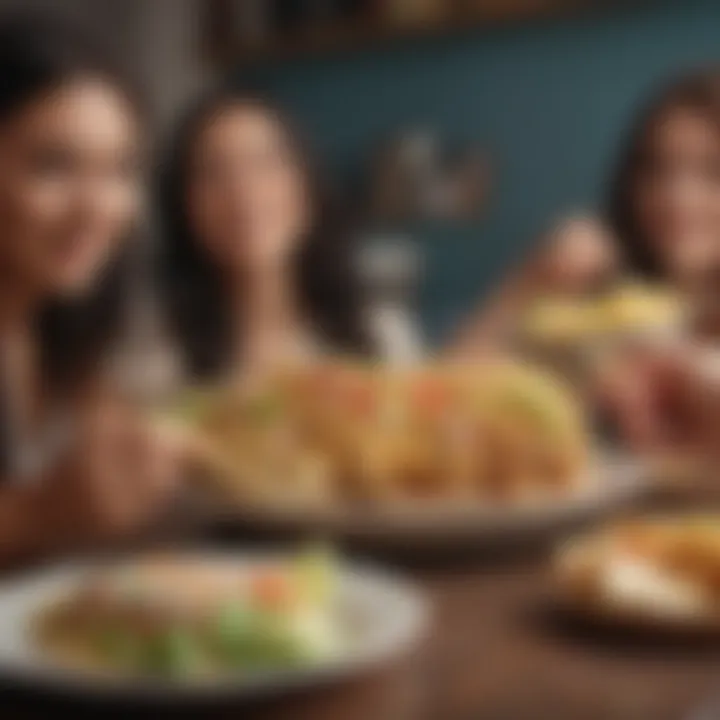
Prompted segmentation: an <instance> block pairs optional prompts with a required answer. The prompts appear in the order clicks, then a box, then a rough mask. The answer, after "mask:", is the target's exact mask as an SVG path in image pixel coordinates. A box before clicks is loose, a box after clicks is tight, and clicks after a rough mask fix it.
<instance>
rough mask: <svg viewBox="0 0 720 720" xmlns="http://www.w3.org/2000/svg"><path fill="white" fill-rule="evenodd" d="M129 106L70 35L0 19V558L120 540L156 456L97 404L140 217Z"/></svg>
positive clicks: (158, 466)
mask: <svg viewBox="0 0 720 720" xmlns="http://www.w3.org/2000/svg"><path fill="white" fill-rule="evenodd" d="M141 144H142V143H141V118H140V113H139V108H138V104H137V100H136V98H135V97H134V95H133V94H132V93H131V92H130V91H129V90H128V89H127V87H126V85H125V84H124V82H123V81H122V80H121V78H120V75H119V74H118V73H117V72H116V70H115V69H114V68H113V67H112V66H111V65H109V64H108V63H107V62H106V61H105V59H104V58H103V56H102V54H101V53H99V52H98V51H97V50H96V49H95V48H94V47H93V46H92V44H91V43H90V42H89V41H88V40H87V39H86V38H85V37H84V36H82V35H81V34H78V33H77V32H76V30H75V29H74V28H69V27H65V26H63V25H60V24H57V23H55V22H51V21H49V20H43V19H39V18H34V17H29V16H27V17H14V18H10V19H6V20H4V21H0V431H1V434H0V560H11V559H19V558H21V557H24V556H27V555H31V554H42V553H45V552H49V551H50V550H53V549H57V548H61V547H64V546H66V545H67V544H74V543H76V542H81V541H84V540H88V539H92V538H96V537H97V536H98V535H101V534H103V533H105V532H108V531H116V530H120V529H127V528H129V527H132V526H134V525H135V524H136V523H139V522H141V521H143V520H144V519H146V518H147V517H148V515H149V514H151V512H152V511H153V510H154V509H155V508H156V506H157V502H159V501H160V497H161V495H162V493H164V488H165V486H166V485H167V482H168V481H169V463H168V462H166V461H167V460H168V458H167V456H166V455H165V452H164V450H163V449H162V448H161V447H160V446H159V444H158V442H156V439H155V438H154V437H152V436H151V434H150V433H149V431H148V430H146V429H145V428H144V427H143V426H141V425H140V424H139V423H138V422H137V421H136V419H135V418H134V417H132V416H131V415H130V414H128V413H127V412H126V411H125V410H124V409H123V408H121V407H120V406H119V405H118V406H116V405H115V404H112V405H111V404H109V403H102V404H100V403H98V402H96V400H97V394H98V392H99V391H98V388H99V385H100V383H99V380H100V379H101V377H102V375H103V370H104V366H105V363H106V360H107V357H108V353H109V350H110V349H111V345H112V343H113V341H114V340H115V339H116V337H117V331H118V323H119V320H120V305H121V300H122V296H123V266H124V262H125V261H124V256H125V255H126V250H127V238H128V236H129V235H130V233H131V231H132V226H133V223H134V220H135V218H136V214H137V207H138V203H139V200H140V189H141V183H140V178H139V175H138V169H139V164H138V160H139V155H140V146H141Z"/></svg>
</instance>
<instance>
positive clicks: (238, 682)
mask: <svg viewBox="0 0 720 720" xmlns="http://www.w3.org/2000/svg"><path fill="white" fill-rule="evenodd" d="M427 617H428V608H427V607H426V605H425V603H424V601H423V600H422V598H421V597H420V596H418V594H417V593H416V591H415V590H414V589H413V588H411V587H410V586H408V585H406V584H405V583H404V582H402V581H400V580H398V579H397V578H395V577H392V576H390V575H387V574H385V573H382V572H380V571H377V570H374V569H369V568H365V567H355V566H351V565H345V564H342V563H339V562H337V561H336V560H334V559H333V558H332V557H331V556H330V555H328V553H327V552H325V551H322V552H321V551H313V552H306V553H302V554H300V555H298V556H297V557H292V558H288V557H281V556H278V555H260V554H255V555H243V556H237V555H223V554H207V553H186V554H174V555H161V556H157V555H156V556H147V557H142V558H136V559H133V560H123V561H117V562H114V563H112V564H110V565H107V564H104V565H98V566H93V565H75V566H67V567H63V568H59V569H51V570H40V571H38V572H37V573H34V574H31V575H28V576H26V577H25V578H22V579H20V580H15V581H12V582H6V583H4V584H3V585H2V586H1V587H0V674H2V676H3V677H4V678H5V679H10V680H12V681H16V682H22V683H30V684H32V686H33V687H34V688H36V689H39V688H42V689H44V690H59V691H62V692H64V693H71V694H72V693H79V694H81V695H92V696H94V697H95V696H100V697H103V696H107V695H117V696H118V697H122V698H124V699H131V700H132V699H141V700H145V699H147V700H158V701H176V700H182V701H185V700H193V699H198V700H202V699H223V698H245V697H251V696H257V695H259V694H265V693H277V692H282V691H284V690H287V689H290V688H297V687H307V686H312V685H315V684H318V683H323V682H327V681H329V680H332V679H339V678H341V677H343V676H347V675H349V674H352V673H356V672H359V671H361V670H363V669H365V668H368V667H369V666H373V665H376V664H378V663H382V662H384V661H387V660H389V659H391V658H392V657H393V656H395V655H397V654H398V653H402V652H403V651H405V650H408V649H409V648H410V646H411V645H412V644H413V643H414V642H415V641H417V640H418V639H419V637H420V635H421V634H422V632H423V629H424V628H425V625H426V622H427Z"/></svg>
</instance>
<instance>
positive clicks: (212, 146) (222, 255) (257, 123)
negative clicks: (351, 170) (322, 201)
mask: <svg viewBox="0 0 720 720" xmlns="http://www.w3.org/2000/svg"><path fill="white" fill-rule="evenodd" d="M187 201H188V211H189V220H190V224H191V226H192V228H193V231H194V234H195V237H197V238H198V239H199V241H200V242H201V243H202V244H203V246H204V247H205V249H206V250H207V251H208V252H209V253H210V254H211V255H212V257H213V258H214V259H215V261H216V262H217V263H219V264H220V265H222V266H223V267H224V268H227V269H229V270H230V271H233V272H245V271H248V270H252V271H258V270H263V269H267V268H268V267H277V266H280V265H282V264H283V263H284V262H285V261H286V260H287V259H288V258H289V257H290V256H291V255H292V252H293V251H294V250H295V249H296V247H297V246H298V243H300V242H301V241H302V238H303V237H304V236H305V234H306V231H307V229H308V225H309V221H310V219H309V209H308V206H309V202H308V196H307V187H306V182H305V176H304V173H303V171H302V168H301V167H300V163H299V161H298V158H297V156H296V153H295V152H294V150H293V148H291V147H290V144H289V141H288V138H287V133H286V132H285V130H284V129H283V127H282V126H281V124H280V122H279V121H278V120H277V118H275V117H274V116H273V115H272V114H270V113H269V112H268V111H267V110H265V109H263V108H260V107H255V106H252V105H238V106H237V107H234V108H228V109H225V110H223V111H222V112H219V113H218V114H217V115H216V116H215V117H214V118H213V119H212V120H211V121H210V122H209V123H208V124H207V125H206V126H205V128H204V130H203V132H202V133H201V135H200V137H199V138H198V140H197V142H196V143H195V147H194V148H193V154H192V158H191V168H190V182H189V187H188V198H187Z"/></svg>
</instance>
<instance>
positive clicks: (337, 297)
mask: <svg viewBox="0 0 720 720" xmlns="http://www.w3.org/2000/svg"><path fill="white" fill-rule="evenodd" d="M160 216H161V222H162V225H163V229H164V233H165V236H164V243H163V246H162V248H161V251H160V257H159V260H160V274H161V281H162V285H163V288H164V294H165V298H166V301H167V308H168V316H169V320H170V327H171V330H172V331H173V332H174V333H175V336H176V338H177V344H178V345H179V349H180V352H181V355H182V359H183V364H184V366H185V369H186V371H187V374H188V376H189V377H191V378H193V379H196V380H197V379H201V380H208V379H210V380H212V379H217V378H220V377H225V376H237V375H238V373H239V374H240V376H244V375H245V374H246V373H252V372H253V371H255V370H257V369H262V368H266V367H268V366H272V365H273V364H276V363H282V362H287V361H293V360H298V359H303V358H307V357H312V356H314V355H316V354H317V353H319V352H323V351H327V350H330V351H346V352H357V351H362V350H363V348H364V347H365V341H364V338H363V332H362V330H361V324H360V320H359V304H358V303H359V298H358V293H357V290H356V285H355V281H354V274H353V266H352V265H353V263H352V260H353V257H352V248H351V244H350V242H349V237H348V236H347V235H343V234H340V233H337V232H335V228H334V227H333V222H334V218H332V217H330V216H329V214H328V210H327V208H326V207H325V206H324V205H323V202H322V199H321V197H320V192H319V188H318V186H317V183H316V182H314V177H313V175H312V173H311V172H310V168H309V164H308V158H307V157H306V155H305V154H304V153H303V152H302V149H301V147H300V145H299V143H298V141H297V139H296V137H295V134H294V133H293V132H292V130H291V127H290V125H289V124H288V122H287V121H286V120H285V119H284V118H283V117H282V116H281V115H280V113H279V112H278V110H277V109H275V108H274V107H272V106H271V105H270V104H268V103H267V102H266V101H265V100H262V99H259V98H257V97H255V96H249V95H247V96H246V95H243V94H239V93H233V92H232V91H222V92H216V93H212V94H211V95H210V96H208V97H207V98H205V99H203V100H202V101H201V102H200V104H199V105H198V106H197V107H196V108H195V109H194V110H193V111H192V112H191V113H190V114H189V116H188V117H187V118H186V119H185V121H184V122H183V123H182V124H181V126H180V130H179V132H178V135H177V138H176V140H175V144H174V147H173V148H172V152H171V155H170V160H169V161H168V162H167V163H166V164H165V166H164V173H163V177H162V182H161V192H160Z"/></svg>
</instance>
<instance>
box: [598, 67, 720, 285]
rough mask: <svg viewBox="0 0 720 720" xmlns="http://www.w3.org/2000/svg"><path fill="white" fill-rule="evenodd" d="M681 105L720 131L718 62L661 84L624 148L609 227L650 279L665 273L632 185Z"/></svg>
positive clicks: (612, 194)
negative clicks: (657, 132) (650, 142)
mask: <svg viewBox="0 0 720 720" xmlns="http://www.w3.org/2000/svg"><path fill="white" fill-rule="evenodd" d="M678 108H687V109H690V110H694V111H697V112H698V113H700V114H701V115H703V116H704V117H707V118H708V119H709V120H710V121H712V122H713V123H714V124H715V126H716V128H717V131H718V133H720V67H718V68H706V69H703V70H699V71H696V72H692V73H689V74H687V75H684V76H682V77H680V78H678V79H676V80H675V81H674V82H672V83H671V84H670V85H667V86H665V87H663V88H661V89H660V90H659V91H658V92H657V93H656V94H655V95H654V96H653V97H651V98H650V101H649V102H648V103H647V105H646V106H645V108H644V109H643V110H642V111H641V112H640V115H639V116H638V119H637V121H636V122H635V124H634V126H633V127H632V128H631V130H630V133H629V136H628V138H627V141H626V143H625V146H624V147H623V149H622V153H621V156H620V162H619V163H618V166H617V170H616V172H615V176H614V178H613V181H612V183H611V187H610V198H609V208H608V216H609V221H610V226H611V229H612V230H613V233H614V236H615V237H616V238H617V241H618V242H619V243H620V248H621V250H622V251H623V253H624V257H625V258H626V260H627V261H628V263H629V264H630V267H631V269H632V270H634V271H635V272H636V273H638V274H640V275H644V276H647V277H650V278H659V277H661V276H662V275H663V273H664V270H663V268H662V267H661V263H660V260H659V258H658V257H657V256H656V255H655V253H654V252H653V250H652V247H651V243H650V242H649V238H647V237H644V235H643V232H642V229H641V227H640V226H639V223H638V218H637V211H636V207H635V199H634V185H635V182H636V180H637V176H638V173H639V171H640V169H641V168H642V166H643V165H644V164H645V163H646V162H647V161H648V149H647V139H648V137H649V136H650V134H651V132H652V131H653V129H654V128H656V127H657V126H658V125H660V124H661V123H662V122H663V121H664V119H665V118H666V117H667V116H668V114H669V113H671V112H672V111H674V110H676V109H678Z"/></svg>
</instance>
